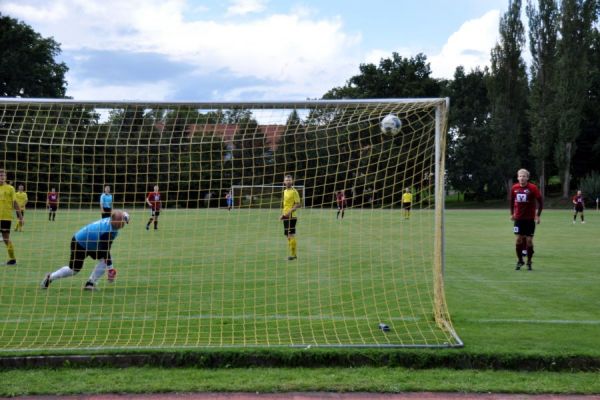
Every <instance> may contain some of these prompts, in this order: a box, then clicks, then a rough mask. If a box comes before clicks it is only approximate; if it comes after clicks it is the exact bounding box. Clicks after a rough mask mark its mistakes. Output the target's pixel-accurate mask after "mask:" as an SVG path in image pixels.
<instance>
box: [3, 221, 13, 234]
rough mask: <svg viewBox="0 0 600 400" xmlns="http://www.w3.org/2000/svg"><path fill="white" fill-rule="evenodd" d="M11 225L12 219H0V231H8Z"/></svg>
mask: <svg viewBox="0 0 600 400" xmlns="http://www.w3.org/2000/svg"><path fill="white" fill-rule="evenodd" d="M11 225H12V221H9V220H2V221H0V231H1V232H10V226H11Z"/></svg>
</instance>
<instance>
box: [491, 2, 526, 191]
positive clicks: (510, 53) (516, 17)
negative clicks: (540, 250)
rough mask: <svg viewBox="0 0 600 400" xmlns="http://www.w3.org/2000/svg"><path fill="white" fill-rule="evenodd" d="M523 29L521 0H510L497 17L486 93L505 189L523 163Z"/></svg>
mask: <svg viewBox="0 0 600 400" xmlns="http://www.w3.org/2000/svg"><path fill="white" fill-rule="evenodd" d="M524 44H525V29H524V27H523V23H522V22H521V0H512V1H511V2H510V3H509V9H508V11H507V12H506V13H505V14H504V16H503V17H502V18H501V19H500V43H498V44H496V46H495V47H494V48H493V49H492V60H491V61H492V68H491V77H490V80H489V86H488V88H489V94H490V102H491V106H492V107H491V108H492V120H491V125H492V149H493V151H492V157H493V159H494V161H495V164H496V166H497V174H498V175H499V176H501V177H502V178H503V180H504V185H505V189H506V193H508V191H509V189H510V187H511V186H512V177H513V176H514V174H515V171H516V170H517V169H518V168H519V167H520V166H525V167H527V164H526V163H524V160H526V159H527V158H528V155H527V144H528V143H527V140H526V138H527V132H526V110H527V94H528V93H527V85H528V84H527V74H526V72H525V62H524V61H523V58H522V57H521V50H522V48H523V46H524Z"/></svg>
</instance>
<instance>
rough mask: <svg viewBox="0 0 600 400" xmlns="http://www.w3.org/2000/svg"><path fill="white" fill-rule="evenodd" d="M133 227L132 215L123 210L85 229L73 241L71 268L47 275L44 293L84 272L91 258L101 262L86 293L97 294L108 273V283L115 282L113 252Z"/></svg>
mask: <svg viewBox="0 0 600 400" xmlns="http://www.w3.org/2000/svg"><path fill="white" fill-rule="evenodd" d="M128 223H129V214H127V212H125V211H122V210H114V211H113V212H112V214H111V215H110V217H108V218H102V219H100V220H98V221H96V222H92V223H91V224H88V225H86V226H84V227H83V228H81V229H80V230H79V231H78V232H77V233H76V234H75V235H74V236H73V238H72V239H71V258H70V259H69V265H65V266H64V267H62V268H59V269H57V270H56V271H54V272H52V273H48V274H46V276H45V277H44V279H43V280H42V283H41V284H40V286H41V288H42V289H47V288H48V286H50V283H51V282H54V281H55V280H57V279H62V278H68V277H70V276H73V275H76V274H77V273H79V271H81V269H82V268H83V262H84V261H85V259H86V258H87V257H88V256H89V257H91V258H92V259H94V260H98V264H96V267H95V268H94V270H93V271H92V274H91V275H90V277H89V279H88V280H87V282H86V283H85V286H84V287H83V288H84V289H85V290H95V289H96V282H98V279H100V278H101V277H102V275H104V272H106V270H107V269H108V273H107V276H108V281H109V282H113V281H114V280H115V277H116V276H117V270H116V269H115V268H114V267H113V263H112V257H111V255H110V248H111V246H112V243H113V241H114V240H115V239H116V238H117V236H118V234H119V230H120V229H121V228H123V227H124V226H125V224H128Z"/></svg>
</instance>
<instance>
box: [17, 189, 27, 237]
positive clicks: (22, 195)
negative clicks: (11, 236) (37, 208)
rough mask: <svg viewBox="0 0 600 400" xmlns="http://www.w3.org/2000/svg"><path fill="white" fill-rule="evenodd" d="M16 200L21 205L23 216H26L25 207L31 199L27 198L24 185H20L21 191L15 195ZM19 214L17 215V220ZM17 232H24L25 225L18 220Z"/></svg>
mask: <svg viewBox="0 0 600 400" xmlns="http://www.w3.org/2000/svg"><path fill="white" fill-rule="evenodd" d="M15 198H16V200H17V204H18V205H19V209H20V210H21V215H22V216H23V217H24V216H25V207H26V206H27V202H28V201H29V199H28V198H27V193H25V187H24V186H23V185H19V189H18V190H17V193H15ZM18 217H19V214H18V213H17V218H18ZM15 232H23V225H21V220H19V219H17V226H16V227H15Z"/></svg>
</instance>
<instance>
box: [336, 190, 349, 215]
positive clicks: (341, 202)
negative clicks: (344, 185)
mask: <svg viewBox="0 0 600 400" xmlns="http://www.w3.org/2000/svg"><path fill="white" fill-rule="evenodd" d="M335 201H336V202H337V215H336V216H335V219H338V218H339V217H340V213H341V214H342V219H344V213H345V212H346V195H345V194H344V191H343V190H339V191H338V192H337V193H336V194H335Z"/></svg>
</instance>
